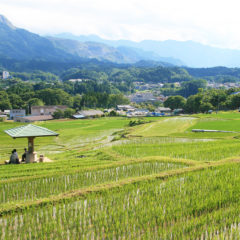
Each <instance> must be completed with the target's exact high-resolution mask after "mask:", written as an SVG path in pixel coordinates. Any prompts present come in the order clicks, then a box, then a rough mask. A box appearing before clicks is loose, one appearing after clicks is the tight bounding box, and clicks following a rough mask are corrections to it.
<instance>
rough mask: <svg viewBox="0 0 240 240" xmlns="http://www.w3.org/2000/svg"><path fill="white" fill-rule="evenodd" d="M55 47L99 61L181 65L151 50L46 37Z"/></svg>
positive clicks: (175, 60) (177, 61)
mask: <svg viewBox="0 0 240 240" xmlns="http://www.w3.org/2000/svg"><path fill="white" fill-rule="evenodd" d="M47 38H48V40H50V41H51V42H52V43H53V45H54V46H55V47H56V48H59V49H61V50H63V51H65V52H67V53H69V54H72V55H75V56H78V57H81V58H95V59H98V60H100V61H104V60H107V61H111V62H116V63H136V62H139V61H142V60H144V61H155V62H156V63H155V64H158V65H159V66H170V65H183V63H182V62H181V61H179V60H177V59H173V58H163V57H160V56H159V55H157V54H155V53H153V52H147V51H143V50H141V49H138V48H130V47H118V48H115V47H111V46H109V45H106V44H104V43H99V42H91V41H88V42H80V41H77V40H72V39H63V38H55V37H47Z"/></svg>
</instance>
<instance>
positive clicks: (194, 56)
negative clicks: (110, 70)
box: [54, 33, 240, 67]
mask: <svg viewBox="0 0 240 240" xmlns="http://www.w3.org/2000/svg"><path fill="white" fill-rule="evenodd" d="M54 36H57V37H59V38H62V37H64V38H69V39H75V40H79V41H87V40H88V39H91V40H95V41H98V42H101V43H105V44H108V45H110V46H114V47H120V46H121V47H122V46H125V47H133V48H138V49H142V50H144V51H150V52H154V53H156V54H158V55H160V56H161V57H163V58H164V57H165V58H168V57H170V58H176V59H180V60H181V61H182V62H183V63H185V64H186V65H187V66H189V67H216V66H226V67H239V66H240V50H237V49H236V50H233V49H227V48H225V49H224V48H217V47H212V46H209V45H204V44H201V43H198V42H194V41H191V40H189V41H177V40H166V41H157V40H143V41H141V42H134V41H130V40H107V39H104V38H101V37H99V36H97V35H79V36H76V35H73V34H71V33H60V34H55V35H54Z"/></svg>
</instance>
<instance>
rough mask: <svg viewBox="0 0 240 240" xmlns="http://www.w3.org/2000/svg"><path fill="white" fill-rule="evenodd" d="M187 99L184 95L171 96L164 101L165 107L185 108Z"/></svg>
mask: <svg viewBox="0 0 240 240" xmlns="http://www.w3.org/2000/svg"><path fill="white" fill-rule="evenodd" d="M185 104H186V99H185V98H184V97H182V96H179V95H177V96H171V97H169V98H168V99H167V100H166V101H165V102H164V107H169V108H171V109H172V110H173V109H178V108H184V106H185Z"/></svg>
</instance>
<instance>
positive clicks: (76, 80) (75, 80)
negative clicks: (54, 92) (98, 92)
mask: <svg viewBox="0 0 240 240" xmlns="http://www.w3.org/2000/svg"><path fill="white" fill-rule="evenodd" d="M68 81H69V82H73V83H75V82H82V81H83V79H80V78H78V79H69V80H68Z"/></svg>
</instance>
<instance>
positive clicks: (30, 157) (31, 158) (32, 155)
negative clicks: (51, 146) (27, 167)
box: [26, 137, 37, 163]
mask: <svg viewBox="0 0 240 240" xmlns="http://www.w3.org/2000/svg"><path fill="white" fill-rule="evenodd" d="M36 161H37V153H36V152H34V137H29V138H28V152H27V154H26V163H32V162H36Z"/></svg>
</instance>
